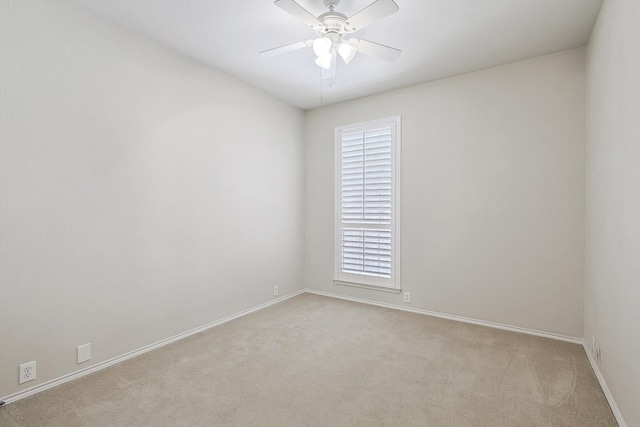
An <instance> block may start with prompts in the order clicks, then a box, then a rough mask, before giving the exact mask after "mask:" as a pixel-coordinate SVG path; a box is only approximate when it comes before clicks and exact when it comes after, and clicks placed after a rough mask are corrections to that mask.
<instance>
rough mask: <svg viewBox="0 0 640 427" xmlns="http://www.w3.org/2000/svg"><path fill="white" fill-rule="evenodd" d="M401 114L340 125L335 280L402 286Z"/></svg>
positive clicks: (392, 286) (337, 160) (337, 133)
mask: <svg viewBox="0 0 640 427" xmlns="http://www.w3.org/2000/svg"><path fill="white" fill-rule="evenodd" d="M399 125H400V118H399V117H397V118H392V119H387V120H380V121H376V122H369V123H364V124H360V125H353V126H345V127H341V128H338V129H336V172H337V174H336V236H335V237H336V281H338V282H347V283H353V284H359V285H370V286H377V287H384V288H393V289H396V288H399V282H398V280H397V278H398V272H397V271H396V265H398V263H397V256H398V253H399V251H398V248H397V246H396V245H397V241H398V238H397V237H398V236H397V235H396V234H397V233H396V229H398V227H397V225H398V224H397V221H396V219H397V218H399V212H398V209H399V191H398V189H399V181H398V179H397V177H398V176H399V174H398V166H399V153H400V150H399V148H400V147H399V139H398V135H399V127H400V126H399Z"/></svg>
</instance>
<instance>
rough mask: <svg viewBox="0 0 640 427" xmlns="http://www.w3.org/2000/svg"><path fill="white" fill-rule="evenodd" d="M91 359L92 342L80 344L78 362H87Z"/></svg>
mask: <svg viewBox="0 0 640 427" xmlns="http://www.w3.org/2000/svg"><path fill="white" fill-rule="evenodd" d="M90 359H91V343H87V344H82V345H79V346H78V363H83V362H86V361H87V360H90Z"/></svg>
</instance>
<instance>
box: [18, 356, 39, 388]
mask: <svg viewBox="0 0 640 427" xmlns="http://www.w3.org/2000/svg"><path fill="white" fill-rule="evenodd" d="M35 379H36V361H35V360H34V361H33V362H29V363H23V364H22V365H20V384H23V383H26V382H28V381H33V380H35Z"/></svg>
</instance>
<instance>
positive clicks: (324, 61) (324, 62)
mask: <svg viewBox="0 0 640 427" xmlns="http://www.w3.org/2000/svg"><path fill="white" fill-rule="evenodd" d="M316 65H317V66H318V67H320V68H324V69H325V70H328V69H329V68H331V54H330V53H327V54H326V55H324V56H319V57H318V58H316Z"/></svg>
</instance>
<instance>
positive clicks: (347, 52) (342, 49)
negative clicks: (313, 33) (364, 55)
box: [338, 43, 358, 64]
mask: <svg viewBox="0 0 640 427" xmlns="http://www.w3.org/2000/svg"><path fill="white" fill-rule="evenodd" d="M356 52H358V49H356V48H355V47H354V46H351V45H350V44H348V43H340V46H338V53H339V54H340V56H341V57H342V59H343V60H344V63H345V64H348V63H349V62H351V60H352V59H353V57H354V56H356Z"/></svg>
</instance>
